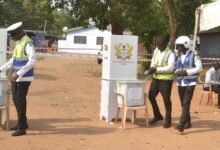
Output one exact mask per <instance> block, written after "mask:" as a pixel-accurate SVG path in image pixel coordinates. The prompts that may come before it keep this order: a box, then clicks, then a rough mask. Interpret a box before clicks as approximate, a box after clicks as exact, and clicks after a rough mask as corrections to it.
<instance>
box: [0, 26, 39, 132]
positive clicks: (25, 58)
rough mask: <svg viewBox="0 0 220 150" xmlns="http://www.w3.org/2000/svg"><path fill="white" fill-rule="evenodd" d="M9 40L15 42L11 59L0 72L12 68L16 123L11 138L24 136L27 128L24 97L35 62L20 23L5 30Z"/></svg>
mask: <svg viewBox="0 0 220 150" xmlns="http://www.w3.org/2000/svg"><path fill="white" fill-rule="evenodd" d="M7 32H8V33H9V34H10V35H11V38H12V39H13V40H15V41H16V44H15V48H14V52H13V56H12V58H11V59H10V60H9V61H8V62H7V63H6V64H5V65H3V66H2V67H1V68H0V70H1V71H5V70H7V69H9V68H12V76H11V79H10V80H11V90H12V99H13V102H14V105H15V108H16V111H17V117H18V123H17V125H16V126H15V127H12V128H11V130H15V132H14V133H12V136H20V135H25V134H26V129H27V128H28V124H27V117H26V105H27V103H26V96H27V93H28V89H29V86H30V84H31V81H32V80H33V79H34V68H33V67H34V64H35V61H36V56H35V49H34V46H33V44H32V41H31V39H30V38H29V37H28V36H27V35H25V33H24V31H23V29H22V22H18V23H15V24H13V25H11V26H9V27H8V28H7Z"/></svg>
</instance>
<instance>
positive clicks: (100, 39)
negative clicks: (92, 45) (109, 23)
mask: <svg viewBox="0 0 220 150" xmlns="http://www.w3.org/2000/svg"><path fill="white" fill-rule="evenodd" d="M103 39H104V38H103V37H97V38H96V45H102V44H103Z"/></svg>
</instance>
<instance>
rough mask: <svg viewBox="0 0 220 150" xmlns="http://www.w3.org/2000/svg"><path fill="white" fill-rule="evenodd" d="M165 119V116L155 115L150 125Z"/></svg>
mask: <svg viewBox="0 0 220 150" xmlns="http://www.w3.org/2000/svg"><path fill="white" fill-rule="evenodd" d="M160 120H163V116H160V117H154V118H153V119H152V120H151V121H149V124H150V125H154V124H155V123H157V121H160Z"/></svg>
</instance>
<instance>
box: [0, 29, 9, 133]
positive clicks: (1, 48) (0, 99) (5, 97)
mask: <svg viewBox="0 0 220 150" xmlns="http://www.w3.org/2000/svg"><path fill="white" fill-rule="evenodd" d="M6 47H7V31H6V29H0V66H2V65H3V64H5V62H6ZM7 83H8V79H7V77H6V72H1V73H0V127H3V128H5V129H7V130H8V129H9V99H10V97H9V96H10V89H9V88H7Z"/></svg>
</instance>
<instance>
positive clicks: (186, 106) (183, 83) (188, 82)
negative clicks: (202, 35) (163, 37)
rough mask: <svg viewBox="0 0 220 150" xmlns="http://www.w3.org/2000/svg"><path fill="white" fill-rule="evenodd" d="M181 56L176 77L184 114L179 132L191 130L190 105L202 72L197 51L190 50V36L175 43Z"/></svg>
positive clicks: (177, 127) (178, 60) (182, 37)
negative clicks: (199, 74)
mask: <svg viewBox="0 0 220 150" xmlns="http://www.w3.org/2000/svg"><path fill="white" fill-rule="evenodd" d="M175 44H176V49H177V50H178V51H179V56H178V57H177V62H176V71H175V75H176V77H177V86H178V93H179V98H180V102H181V106H182V114H181V117H180V121H179V124H178V125H177V126H176V127H175V128H176V129H177V130H178V131H179V132H181V133H182V132H183V131H184V129H187V128H191V117H190V104H191V100H192V97H193V93H194V89H195V86H196V83H197V77H198V73H199V72H200V71H201V70H202V63H201V60H200V58H199V56H197V55H196V53H195V51H193V50H190V49H189V48H190V46H191V40H190V38H189V37H188V36H180V37H178V38H177V39H176V41H175Z"/></svg>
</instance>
